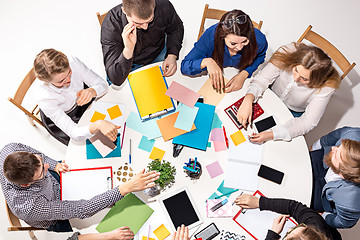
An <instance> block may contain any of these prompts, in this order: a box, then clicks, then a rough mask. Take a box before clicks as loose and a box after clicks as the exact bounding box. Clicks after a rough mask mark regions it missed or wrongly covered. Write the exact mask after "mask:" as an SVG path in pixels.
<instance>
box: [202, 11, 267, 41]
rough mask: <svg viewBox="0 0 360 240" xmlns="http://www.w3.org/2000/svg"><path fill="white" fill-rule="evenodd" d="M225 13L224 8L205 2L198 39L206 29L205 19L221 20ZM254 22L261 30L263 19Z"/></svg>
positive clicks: (255, 26)
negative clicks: (211, 6) (214, 6)
mask: <svg viewBox="0 0 360 240" xmlns="http://www.w3.org/2000/svg"><path fill="white" fill-rule="evenodd" d="M225 13H226V11H224V10H219V9H215V8H209V4H205V8H204V13H203V17H202V20H201V24H200V29H199V35H198V40H199V38H200V37H201V35H202V34H203V33H204V31H205V29H204V25H205V19H207V18H208V19H214V20H220V19H221V17H222V16H223V15H224V14H225ZM252 23H253V25H254V28H257V29H259V30H261V26H262V24H263V21H260V22H259V23H257V22H254V21H252Z"/></svg>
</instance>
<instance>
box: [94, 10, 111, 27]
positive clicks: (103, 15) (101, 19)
mask: <svg viewBox="0 0 360 240" xmlns="http://www.w3.org/2000/svg"><path fill="white" fill-rule="evenodd" d="M107 13H108V12H106V13H104V14H101V15H100V13H99V12H97V13H96V16H97V18H98V20H99V24H100V27H101V25H102V22H103V21H104V18H105V17H106V14H107Z"/></svg>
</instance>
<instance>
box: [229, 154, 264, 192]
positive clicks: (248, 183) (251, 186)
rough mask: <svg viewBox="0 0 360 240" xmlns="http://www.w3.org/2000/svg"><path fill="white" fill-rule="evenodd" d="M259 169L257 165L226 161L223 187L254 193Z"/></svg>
mask: <svg viewBox="0 0 360 240" xmlns="http://www.w3.org/2000/svg"><path fill="white" fill-rule="evenodd" d="M259 167H260V164H258V163H253V162H245V161H241V160H233V159H228V161H227V165H226V171H225V181H224V187H229V188H238V189H241V190H246V191H256V190H257V189H258V185H259V178H258V176H257V173H258V171H259Z"/></svg>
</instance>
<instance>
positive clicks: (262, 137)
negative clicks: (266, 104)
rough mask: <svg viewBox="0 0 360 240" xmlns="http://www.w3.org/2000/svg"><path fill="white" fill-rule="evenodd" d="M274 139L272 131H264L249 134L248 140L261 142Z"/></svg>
mask: <svg viewBox="0 0 360 240" xmlns="http://www.w3.org/2000/svg"><path fill="white" fill-rule="evenodd" d="M273 139H274V133H273V131H271V130H270V131H264V132H261V133H258V134H254V135H251V137H250V142H252V143H257V144H262V143H264V142H266V141H269V140H273Z"/></svg>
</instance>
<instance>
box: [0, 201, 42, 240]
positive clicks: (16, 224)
mask: <svg viewBox="0 0 360 240" xmlns="http://www.w3.org/2000/svg"><path fill="white" fill-rule="evenodd" d="M5 205H6V213H7V215H8V219H9V223H10V227H8V229H7V230H8V231H9V232H14V231H29V235H30V237H31V239H36V237H35V234H34V232H33V231H37V230H45V229H43V228H36V227H30V226H29V227H23V226H21V222H20V220H19V218H18V217H17V216H15V215H14V213H13V212H12V211H11V210H10V208H9V206H8V204H7V202H5Z"/></svg>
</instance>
